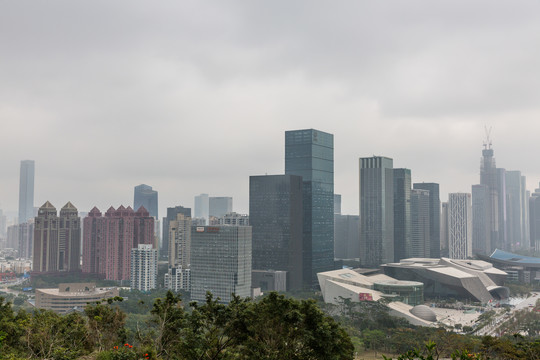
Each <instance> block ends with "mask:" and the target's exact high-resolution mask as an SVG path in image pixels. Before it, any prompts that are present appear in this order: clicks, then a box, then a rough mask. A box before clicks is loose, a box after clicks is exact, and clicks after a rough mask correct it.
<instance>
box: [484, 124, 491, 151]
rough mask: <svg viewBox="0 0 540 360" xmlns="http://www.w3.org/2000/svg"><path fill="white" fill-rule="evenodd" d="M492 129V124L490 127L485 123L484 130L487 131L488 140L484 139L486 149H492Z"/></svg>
mask: <svg viewBox="0 0 540 360" xmlns="http://www.w3.org/2000/svg"><path fill="white" fill-rule="evenodd" d="M491 129H492V127H491V126H490V127H489V128H488V127H487V125H484V131H485V132H486V140H485V141H484V149H491Z"/></svg>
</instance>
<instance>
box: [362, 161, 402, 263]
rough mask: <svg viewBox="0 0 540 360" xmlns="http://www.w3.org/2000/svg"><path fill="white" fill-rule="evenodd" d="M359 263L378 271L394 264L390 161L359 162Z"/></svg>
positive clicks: (392, 185)
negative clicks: (378, 268) (383, 265)
mask: <svg viewBox="0 0 540 360" xmlns="http://www.w3.org/2000/svg"><path fill="white" fill-rule="evenodd" d="M359 208H360V262H361V264H362V266H364V267H378V266H379V265H381V264H386V263H390V262H394V173H393V160H392V159H390V158H387V157H382V156H373V157H369V158H360V207H359Z"/></svg>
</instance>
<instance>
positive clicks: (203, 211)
mask: <svg viewBox="0 0 540 360" xmlns="http://www.w3.org/2000/svg"><path fill="white" fill-rule="evenodd" d="M209 206H210V200H209V198H208V194H200V195H197V196H195V206H194V217H195V218H196V219H205V220H206V221H208V218H209V217H210V215H209V210H210V209H209Z"/></svg>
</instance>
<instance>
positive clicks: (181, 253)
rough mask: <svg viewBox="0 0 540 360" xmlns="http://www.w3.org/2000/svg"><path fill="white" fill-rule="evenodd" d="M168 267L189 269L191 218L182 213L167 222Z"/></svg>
mask: <svg viewBox="0 0 540 360" xmlns="http://www.w3.org/2000/svg"><path fill="white" fill-rule="evenodd" d="M168 238H169V266H170V267H180V268H182V269H187V268H189V264H190V263H191V260H190V252H191V217H188V216H185V215H184V214H182V213H178V214H177V215H176V219H174V220H171V221H170V222H169V236H168Z"/></svg>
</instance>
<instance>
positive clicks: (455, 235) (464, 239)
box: [448, 193, 473, 259]
mask: <svg viewBox="0 0 540 360" xmlns="http://www.w3.org/2000/svg"><path fill="white" fill-rule="evenodd" d="M448 252H449V257H450V258H451V259H467V258H468V257H471V256H472V255H473V254H472V205H471V194H464V193H452V194H448Z"/></svg>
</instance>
